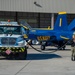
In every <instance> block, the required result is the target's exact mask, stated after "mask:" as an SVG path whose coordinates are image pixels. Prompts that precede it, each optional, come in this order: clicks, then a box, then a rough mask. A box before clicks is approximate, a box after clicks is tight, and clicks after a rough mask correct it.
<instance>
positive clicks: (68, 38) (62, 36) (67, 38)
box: [60, 36, 69, 40]
mask: <svg viewBox="0 0 75 75" xmlns="http://www.w3.org/2000/svg"><path fill="white" fill-rule="evenodd" d="M60 37H61V38H62V39H65V40H68V39H69V38H66V37H64V36H60Z"/></svg>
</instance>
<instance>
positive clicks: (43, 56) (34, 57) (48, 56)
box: [27, 54, 62, 60]
mask: <svg viewBox="0 0 75 75" xmlns="http://www.w3.org/2000/svg"><path fill="white" fill-rule="evenodd" d="M52 58H62V57H61V56H59V55H57V54H28V55H27V60H44V59H52Z"/></svg>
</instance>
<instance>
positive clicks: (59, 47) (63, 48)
mask: <svg viewBox="0 0 75 75" xmlns="http://www.w3.org/2000/svg"><path fill="white" fill-rule="evenodd" d="M65 48H66V46H63V47H61V46H58V48H57V49H58V50H65Z"/></svg>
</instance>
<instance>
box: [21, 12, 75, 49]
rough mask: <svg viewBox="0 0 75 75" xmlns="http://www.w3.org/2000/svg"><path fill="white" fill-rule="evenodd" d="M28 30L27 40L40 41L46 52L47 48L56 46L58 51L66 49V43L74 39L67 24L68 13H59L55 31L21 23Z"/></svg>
mask: <svg viewBox="0 0 75 75" xmlns="http://www.w3.org/2000/svg"><path fill="white" fill-rule="evenodd" d="M21 24H22V25H23V27H24V28H25V30H26V32H25V33H26V34H27V35H25V38H27V37H26V36H28V39H31V40H38V41H40V42H41V49H42V50H45V47H46V46H49V45H54V46H57V48H58V49H61V48H62V49H65V45H64V44H65V43H66V42H67V40H69V39H72V35H73V33H74V31H71V29H70V27H68V24H67V17H66V12H59V13H58V17H57V19H56V22H55V24H54V29H50V28H47V29H42V28H40V29H38V28H37V29H36V28H31V27H30V26H29V25H28V24H27V23H26V22H21Z"/></svg>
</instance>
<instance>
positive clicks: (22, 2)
mask: <svg viewBox="0 0 75 75" xmlns="http://www.w3.org/2000/svg"><path fill="white" fill-rule="evenodd" d="M0 11H15V12H18V11H20V12H21V11H22V12H40V13H42V12H44V13H57V12H59V11H66V12H67V13H75V0H0Z"/></svg>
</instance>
